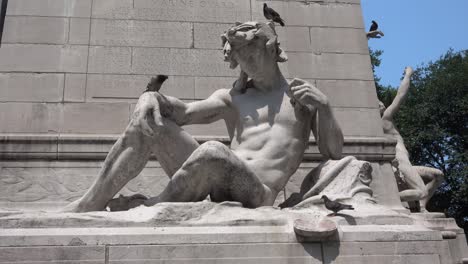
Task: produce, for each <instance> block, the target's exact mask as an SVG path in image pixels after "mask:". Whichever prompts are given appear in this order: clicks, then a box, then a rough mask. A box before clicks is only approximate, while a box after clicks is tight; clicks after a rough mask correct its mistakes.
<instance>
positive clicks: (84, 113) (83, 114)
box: [60, 103, 129, 134]
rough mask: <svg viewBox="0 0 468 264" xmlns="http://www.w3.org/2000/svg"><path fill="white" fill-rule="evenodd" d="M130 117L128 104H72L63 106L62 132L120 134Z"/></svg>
mask: <svg viewBox="0 0 468 264" xmlns="http://www.w3.org/2000/svg"><path fill="white" fill-rule="evenodd" d="M96 113H99V114H96ZM128 116H129V104H126V103H105V104H102V103H70V104H66V105H64V106H63V119H62V120H61V127H60V132H62V133H87V132H88V131H94V132H95V133H102V134H107V133H109V134H112V133H118V132H119V131H122V129H124V128H125V126H126V125H127V123H128ZM90 120H93V121H92V122H90Z"/></svg>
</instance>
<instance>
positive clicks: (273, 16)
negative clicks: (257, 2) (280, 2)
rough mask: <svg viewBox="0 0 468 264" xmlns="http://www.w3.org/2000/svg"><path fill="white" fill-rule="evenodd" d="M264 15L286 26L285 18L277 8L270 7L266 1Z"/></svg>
mask: <svg viewBox="0 0 468 264" xmlns="http://www.w3.org/2000/svg"><path fill="white" fill-rule="evenodd" d="M263 15H264V16H265V18H266V19H268V20H272V21H273V22H276V23H278V24H280V25H281V26H282V27H284V20H283V19H282V18H281V16H280V15H279V14H278V13H277V12H276V11H275V10H273V8H271V7H268V6H267V4H266V3H265V4H263Z"/></svg>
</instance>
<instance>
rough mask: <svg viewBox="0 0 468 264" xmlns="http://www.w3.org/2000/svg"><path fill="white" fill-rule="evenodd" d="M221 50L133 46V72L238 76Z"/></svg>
mask: <svg viewBox="0 0 468 264" xmlns="http://www.w3.org/2000/svg"><path fill="white" fill-rule="evenodd" d="M222 56H223V55H222V53H221V51H219V52H213V51H212V50H201V49H168V48H133V56H132V60H133V63H132V72H133V73H140V74H166V75H188V76H237V74H236V73H235V72H234V71H232V70H230V69H229V66H228V64H227V63H225V62H223V59H222V58H223V57H222Z"/></svg>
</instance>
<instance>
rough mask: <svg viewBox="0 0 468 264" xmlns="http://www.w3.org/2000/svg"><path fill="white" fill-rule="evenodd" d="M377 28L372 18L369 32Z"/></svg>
mask: <svg viewBox="0 0 468 264" xmlns="http://www.w3.org/2000/svg"><path fill="white" fill-rule="evenodd" d="M377 29H379V24H377V22H375V21H374V20H372V25H371V26H370V29H369V32H372V31H376V30H377Z"/></svg>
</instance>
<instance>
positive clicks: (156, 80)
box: [145, 74, 169, 92]
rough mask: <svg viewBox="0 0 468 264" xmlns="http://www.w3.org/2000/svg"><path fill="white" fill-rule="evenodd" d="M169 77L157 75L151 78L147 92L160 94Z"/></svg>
mask: <svg viewBox="0 0 468 264" xmlns="http://www.w3.org/2000/svg"><path fill="white" fill-rule="evenodd" d="M168 78H169V77H167V75H162V74H161V75H156V77H153V78H151V81H150V82H149V83H148V85H147V86H146V91H145V92H159V90H160V89H161V86H162V84H163V83H164V82H165V81H166V80H167V79H168Z"/></svg>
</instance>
